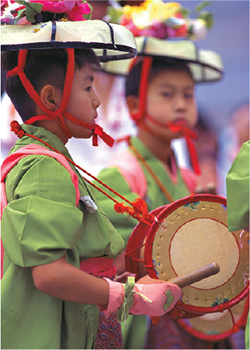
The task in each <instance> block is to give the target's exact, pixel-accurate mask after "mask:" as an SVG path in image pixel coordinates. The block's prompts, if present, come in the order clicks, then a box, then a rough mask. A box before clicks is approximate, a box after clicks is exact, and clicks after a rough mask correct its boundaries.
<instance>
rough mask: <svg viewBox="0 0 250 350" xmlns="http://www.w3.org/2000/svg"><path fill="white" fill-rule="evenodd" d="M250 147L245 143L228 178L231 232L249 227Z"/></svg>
mask: <svg viewBox="0 0 250 350" xmlns="http://www.w3.org/2000/svg"><path fill="white" fill-rule="evenodd" d="M249 146H250V142H249V141H248V142H245V143H244V144H243V146H242V147H241V149H240V151H239V153H238V155H237V157H236V158H235V160H234V162H233V164H232V166H231V168H230V170H229V172H228V174H227V178H226V184H227V211H228V227H229V229H230V230H231V231H234V230H240V229H245V228H246V227H248V226H249Z"/></svg>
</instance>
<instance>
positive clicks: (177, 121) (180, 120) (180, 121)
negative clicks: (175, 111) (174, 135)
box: [173, 118, 188, 126]
mask: <svg viewBox="0 0 250 350" xmlns="http://www.w3.org/2000/svg"><path fill="white" fill-rule="evenodd" d="M173 124H175V125H181V126H187V125H188V124H187V121H186V119H184V118H178V119H175V120H174V121H173Z"/></svg>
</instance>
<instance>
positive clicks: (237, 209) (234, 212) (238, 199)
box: [226, 141, 250, 349]
mask: <svg viewBox="0 0 250 350" xmlns="http://www.w3.org/2000/svg"><path fill="white" fill-rule="evenodd" d="M249 151H250V141H247V142H245V143H243V145H242V147H241V149H240V151H239V153H238V155H237V157H236V158H235V160H234V162H233V164H232V166H231V168H230V170H229V172H228V174H227V178H226V181H227V212H228V228H229V230H230V231H234V230H244V229H247V228H249V199H250V198H249V181H250V176H249ZM249 333H250V325H249V316H248V320H247V325H246V329H245V345H246V349H249Z"/></svg>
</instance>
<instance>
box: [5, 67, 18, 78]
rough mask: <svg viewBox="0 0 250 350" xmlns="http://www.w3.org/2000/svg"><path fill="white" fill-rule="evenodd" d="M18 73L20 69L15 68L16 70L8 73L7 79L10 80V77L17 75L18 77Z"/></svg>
mask: <svg viewBox="0 0 250 350" xmlns="http://www.w3.org/2000/svg"><path fill="white" fill-rule="evenodd" d="M18 71H19V68H18V67H15V68H13V69H12V70H10V71H8V73H7V78H9V77H15V76H16V75H18Z"/></svg>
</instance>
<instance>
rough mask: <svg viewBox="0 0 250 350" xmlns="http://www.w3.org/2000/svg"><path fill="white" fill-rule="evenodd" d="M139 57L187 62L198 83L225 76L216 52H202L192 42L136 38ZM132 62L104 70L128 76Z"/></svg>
mask: <svg viewBox="0 0 250 350" xmlns="http://www.w3.org/2000/svg"><path fill="white" fill-rule="evenodd" d="M136 46H137V56H150V57H153V58H155V59H158V60H162V61H165V62H166V63H167V62H185V63H187V65H188V66H189V68H190V70H191V73H192V75H193V78H194V81H195V82H196V83H201V82H212V81H218V80H220V79H221V78H222V76H223V63H222V60H221V58H220V56H219V55H218V54H217V53H216V52H214V51H208V50H201V49H199V48H198V46H197V45H196V44H195V43H194V42H193V41H191V40H187V39H185V40H184V39H182V40H181V39H177V40H176V39H167V40H161V39H157V38H153V37H136ZM130 62H131V60H128V61H127V62H125V61H124V62H122V63H121V62H109V63H107V64H103V65H102V68H103V70H104V71H106V72H107V73H111V74H116V75H127V74H128V72H129V67H130Z"/></svg>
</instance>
